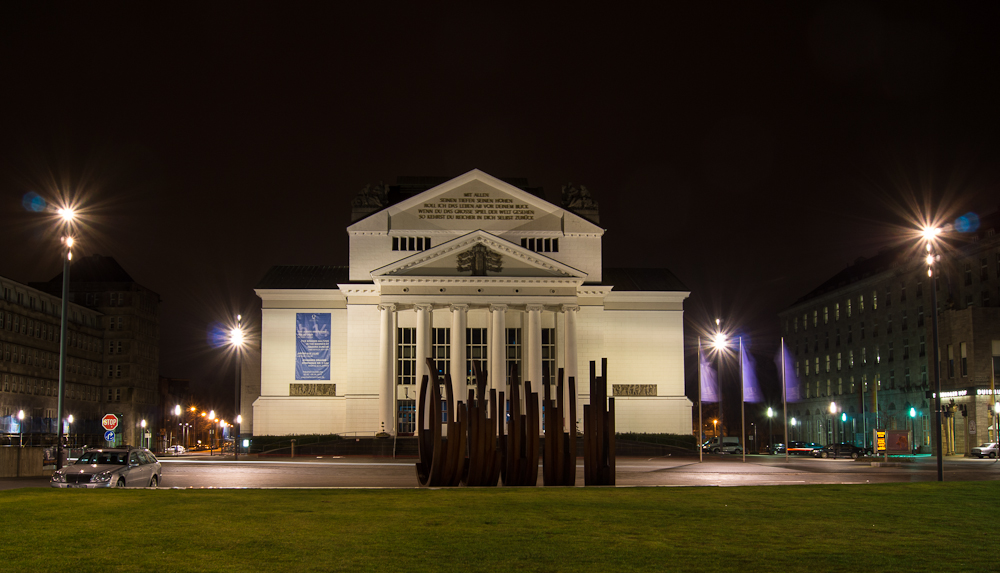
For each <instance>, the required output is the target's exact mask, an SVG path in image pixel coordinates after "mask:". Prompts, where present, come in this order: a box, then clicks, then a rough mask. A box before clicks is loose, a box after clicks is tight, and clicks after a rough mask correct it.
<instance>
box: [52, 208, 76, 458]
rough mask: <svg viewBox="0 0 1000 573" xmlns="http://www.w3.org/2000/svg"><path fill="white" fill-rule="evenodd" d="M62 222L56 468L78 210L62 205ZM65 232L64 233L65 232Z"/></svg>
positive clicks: (60, 450) (60, 454) (60, 455)
mask: <svg viewBox="0 0 1000 573" xmlns="http://www.w3.org/2000/svg"><path fill="white" fill-rule="evenodd" d="M56 212H57V213H58V215H59V218H60V219H62V222H61V223H60V227H61V229H60V231H61V234H62V239H61V240H62V244H63V247H64V251H63V256H62V260H63V277H62V279H63V280H62V314H61V315H60V317H59V388H58V396H59V398H58V401H57V404H56V420H58V424H57V425H58V426H59V427H58V428H56V469H57V470H60V469H62V467H63V462H62V460H63V425H62V419H63V401H64V397H65V394H66V339H67V336H66V335H67V333H66V329H67V315H68V314H69V263H70V261H72V260H73V245H74V243H75V242H76V241H75V240H74V239H73V235H72V232H73V223H74V222H75V220H76V210H75V209H73V208H72V207H69V206H67V207H62V208H60V209H58V210H57V211H56ZM63 233H64V234H63Z"/></svg>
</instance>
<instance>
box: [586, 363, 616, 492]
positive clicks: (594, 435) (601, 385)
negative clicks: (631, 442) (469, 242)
mask: <svg viewBox="0 0 1000 573" xmlns="http://www.w3.org/2000/svg"><path fill="white" fill-rule="evenodd" d="M596 369H597V365H596V364H595V363H594V361H593V360H591V361H590V404H588V405H586V406H584V407H583V485H615V399H614V398H609V397H608V383H607V382H608V381H607V377H608V359H607V358H602V359H601V373H602V374H603V375H602V376H598V375H597V372H596ZM605 404H607V406H605Z"/></svg>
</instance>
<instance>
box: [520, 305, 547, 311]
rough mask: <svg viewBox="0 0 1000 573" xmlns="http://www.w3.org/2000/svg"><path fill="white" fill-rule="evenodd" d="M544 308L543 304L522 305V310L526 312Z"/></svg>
mask: <svg viewBox="0 0 1000 573" xmlns="http://www.w3.org/2000/svg"><path fill="white" fill-rule="evenodd" d="M544 308H545V305H542V304H526V305H524V310H526V311H528V312H542V310H543V309H544Z"/></svg>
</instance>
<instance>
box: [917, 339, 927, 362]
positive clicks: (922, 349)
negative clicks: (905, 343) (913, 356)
mask: <svg viewBox="0 0 1000 573" xmlns="http://www.w3.org/2000/svg"><path fill="white" fill-rule="evenodd" d="M926 347H927V342H926V340H925V338H924V335H923V334H921V335H920V347H919V352H920V356H921V357H923V356H924V355H925V354H926V353H927V350H926Z"/></svg>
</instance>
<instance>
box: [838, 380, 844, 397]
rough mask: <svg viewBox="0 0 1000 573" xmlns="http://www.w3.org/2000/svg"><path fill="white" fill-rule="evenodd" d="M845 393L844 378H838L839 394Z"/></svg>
mask: <svg viewBox="0 0 1000 573" xmlns="http://www.w3.org/2000/svg"><path fill="white" fill-rule="evenodd" d="M843 393H844V379H843V378H837V394H843Z"/></svg>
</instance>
